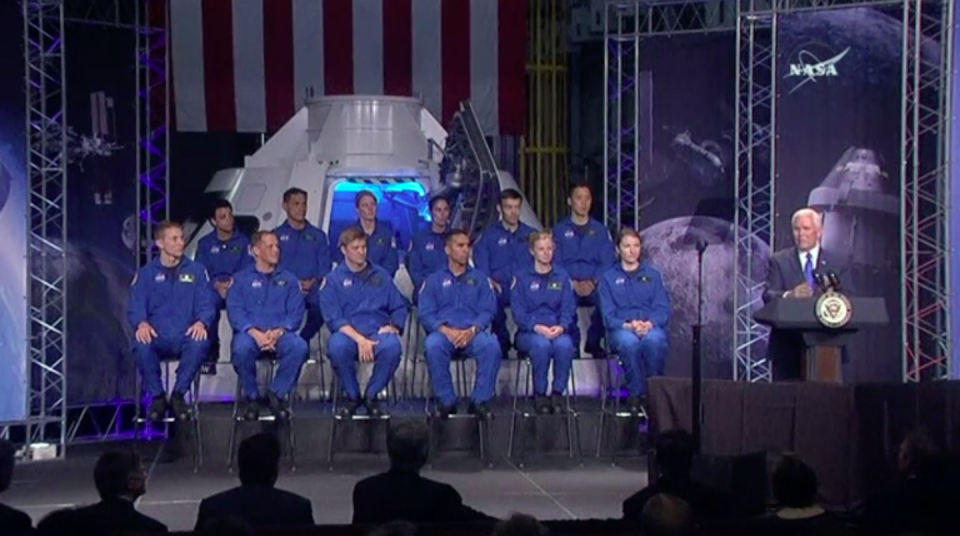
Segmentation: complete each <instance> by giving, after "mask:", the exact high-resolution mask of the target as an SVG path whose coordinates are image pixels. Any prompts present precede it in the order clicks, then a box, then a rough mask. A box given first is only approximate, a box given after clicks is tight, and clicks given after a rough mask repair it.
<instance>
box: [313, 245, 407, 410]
mask: <svg viewBox="0 0 960 536" xmlns="http://www.w3.org/2000/svg"><path fill="white" fill-rule="evenodd" d="M320 308H321V310H322V311H323V318H324V319H325V320H326V322H327V326H328V327H329V328H330V332H331V335H330V342H329V343H328V344H327V357H329V358H330V363H331V364H332V365H333V368H334V370H335V371H336V373H337V377H338V378H340V385H342V386H343V389H344V391H346V393H347V397H348V398H350V399H351V400H359V399H360V384H359V382H357V358H358V357H359V350H358V348H357V343H356V342H354V341H353V339H351V338H350V337H348V336H347V335H346V334H344V333H342V332H341V331H340V329H341V328H342V327H344V326H347V325H349V326H351V327H353V329H355V330H357V331H358V332H360V334H361V335H363V336H364V337H366V338H368V339H371V340H373V341H376V342H377V344H376V345H375V346H374V347H373V358H374V363H373V375H372V376H371V377H370V382H369V383H368V384H367V390H366V394H365V395H364V396H365V398H367V399H368V400H372V399H375V398H376V396H377V394H378V393H380V391H383V389H384V388H386V386H387V385H388V384H389V383H390V378H393V375H394V373H396V372H397V367H399V366H400V358H401V357H402V356H403V345H402V344H401V342H400V336H399V335H398V334H396V333H382V334H381V333H378V331H379V330H380V328H381V327H383V326H386V325H388V324H390V325H393V326H394V327H395V328H397V330H399V331H401V332H402V331H403V326H404V325H405V324H406V322H407V309H408V308H409V304H408V303H407V300H406V298H404V297H403V295H401V294H400V290H399V289H397V286H396V285H395V284H394V283H393V277H392V276H391V275H390V274H389V273H388V272H387V270H385V269H384V268H383V267H381V266H377V265H374V264H371V263H369V262H368V263H367V265H366V266H365V267H364V268H363V269H362V270H360V271H359V272H354V271H352V270H350V268H349V267H348V266H347V265H346V263H344V264H340V265H339V266H337V267H336V268H334V269H333V271H332V272H330V275H329V276H327V278H326V279H325V280H324V281H323V288H322V289H320Z"/></svg>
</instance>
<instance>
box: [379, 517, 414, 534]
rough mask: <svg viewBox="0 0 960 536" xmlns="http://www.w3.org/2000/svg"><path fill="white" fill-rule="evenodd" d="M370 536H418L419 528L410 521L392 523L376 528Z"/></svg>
mask: <svg viewBox="0 0 960 536" xmlns="http://www.w3.org/2000/svg"><path fill="white" fill-rule="evenodd" d="M368 536H417V527H416V525H414V524H413V523H411V522H409V521H391V522H389V523H384V524H383V525H380V526H378V527H374V529H373V530H371V531H370V533H369V534H368Z"/></svg>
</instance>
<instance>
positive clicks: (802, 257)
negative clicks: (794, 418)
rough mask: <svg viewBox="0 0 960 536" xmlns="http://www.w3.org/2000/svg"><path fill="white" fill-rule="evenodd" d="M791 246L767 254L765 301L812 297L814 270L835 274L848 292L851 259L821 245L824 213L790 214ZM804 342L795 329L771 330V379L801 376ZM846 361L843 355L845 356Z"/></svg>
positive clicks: (816, 288) (815, 292)
mask: <svg viewBox="0 0 960 536" xmlns="http://www.w3.org/2000/svg"><path fill="white" fill-rule="evenodd" d="M791 226H792V227H793V242H794V246H793V247H790V248H786V249H782V250H780V251H778V252H776V253H774V254H773V255H772V256H771V257H770V263H769V265H768V266H767V281H766V290H765V292H764V293H763V301H764V303H768V302H770V301H772V300H783V299H793V298H811V297H815V296H818V295H819V294H820V293H821V291H820V287H819V285H818V284H817V281H816V274H818V273H819V274H821V275H826V274H828V273H830V272H833V273H835V274H837V277H838V278H839V280H840V283H841V285H842V287H843V291H844V293H845V294H850V293H851V292H850V289H851V288H852V287H851V284H850V283H851V281H850V263H849V261H848V260H847V259H846V257H845V256H844V255H842V254H841V253H839V252H835V251H827V250H824V249H823V248H821V247H820V237H821V236H823V216H822V215H821V214H820V213H818V212H817V211H815V210H813V209H810V208H802V209H800V210H798V211H796V212H795V213H794V214H793V218H792V219H791ZM803 350H804V345H803V341H802V340H801V339H800V337H799V336H798V335H797V334H795V333H785V332H782V331H780V330H772V331H771V332H770V339H769V344H768V346H767V355H768V356H769V357H768V358H769V359H770V360H771V366H772V367H773V369H772V373H773V379H774V380H776V381H793V380H799V379H800V378H801V369H802V363H803V360H802V359H801V356H802V354H803ZM844 361H846V359H844Z"/></svg>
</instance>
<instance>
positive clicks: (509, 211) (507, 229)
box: [473, 188, 534, 355]
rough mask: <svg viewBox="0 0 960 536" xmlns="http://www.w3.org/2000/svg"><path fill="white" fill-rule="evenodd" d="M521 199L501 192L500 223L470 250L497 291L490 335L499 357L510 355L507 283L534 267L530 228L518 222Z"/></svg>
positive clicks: (507, 191)
mask: <svg viewBox="0 0 960 536" xmlns="http://www.w3.org/2000/svg"><path fill="white" fill-rule="evenodd" d="M522 207H523V196H521V195H520V192H518V191H517V190H514V189H513V188H508V189H506V190H504V191H502V192H500V204H499V205H498V207H497V208H498V210H499V211H500V221H498V222H496V223H493V224H492V225H490V227H487V228H486V229H485V230H484V231H483V235H481V236H480V239H479V240H477V245H476V246H475V247H474V248H473V262H474V265H475V266H476V267H477V268H478V269H479V270H480V271H482V272H483V273H485V274H488V275H489V276H490V279H491V280H492V281H493V288H494V289H495V290H496V291H497V312H496V314H495V315H494V316H493V334H494V335H496V336H497V341H499V343H500V353H501V354H502V355H507V352H509V351H510V332H509V330H507V312H506V309H507V307H508V306H509V305H510V283H511V282H513V276H515V275H516V274H517V273H518V272H520V271H521V270H526V269H529V268H530V267H531V266H533V257H531V256H530V235H531V234H532V233H533V232H534V229H533V227H530V226H529V225H527V224H525V223H523V222H521V221H520V209H521V208H522Z"/></svg>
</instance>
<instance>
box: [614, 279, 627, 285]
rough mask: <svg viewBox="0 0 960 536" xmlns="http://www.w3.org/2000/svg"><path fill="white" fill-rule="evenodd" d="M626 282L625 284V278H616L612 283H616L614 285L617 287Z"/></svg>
mask: <svg viewBox="0 0 960 536" xmlns="http://www.w3.org/2000/svg"><path fill="white" fill-rule="evenodd" d="M626 282H627V278H626V277H618V278H617V280H616V281H614V283H616V284H618V285H622V284H624V283H626Z"/></svg>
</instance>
